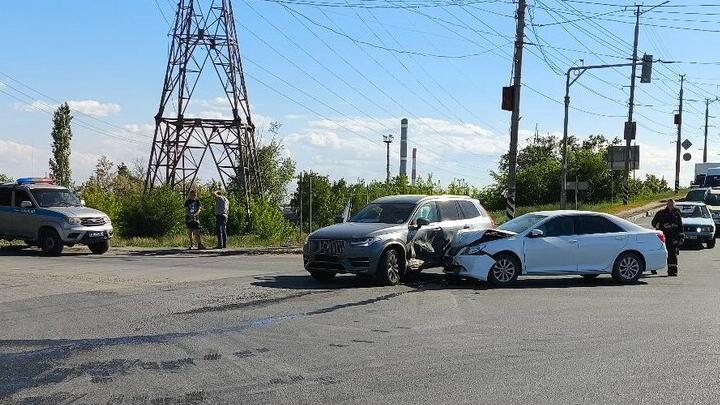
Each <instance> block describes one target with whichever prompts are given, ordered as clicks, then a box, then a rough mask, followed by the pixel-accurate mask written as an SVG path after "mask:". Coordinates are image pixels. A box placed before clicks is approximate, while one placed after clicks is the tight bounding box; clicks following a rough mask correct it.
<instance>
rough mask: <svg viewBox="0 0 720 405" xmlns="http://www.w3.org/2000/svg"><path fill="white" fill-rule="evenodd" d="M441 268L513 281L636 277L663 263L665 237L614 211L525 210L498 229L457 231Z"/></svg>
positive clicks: (463, 274) (629, 280)
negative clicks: (556, 277)
mask: <svg viewBox="0 0 720 405" xmlns="http://www.w3.org/2000/svg"><path fill="white" fill-rule="evenodd" d="M450 254H451V257H450V258H449V263H448V264H449V266H446V269H445V271H446V272H449V273H451V274H455V275H457V276H459V277H469V278H474V279H478V280H484V281H488V282H490V283H491V284H493V285H496V286H504V285H509V284H512V283H513V282H514V281H515V280H517V278H518V276H519V275H521V274H522V275H536V276H547V275H568V274H577V275H582V276H584V277H588V278H591V277H597V276H598V275H600V274H612V277H613V278H614V279H615V280H616V281H617V282H619V283H622V284H632V283H635V282H637V280H638V279H639V278H640V276H641V275H642V273H643V272H644V271H651V270H659V269H661V268H663V267H665V266H666V264H667V250H666V249H665V236H664V235H663V234H662V232H659V231H655V230H650V229H645V228H643V227H641V226H638V225H635V224H633V223H631V222H628V221H626V220H624V219H621V218H618V217H616V216H613V215H608V214H602V213H595V212H584V211H545V212H536V213H532V214H526V215H523V216H520V217H517V218H515V219H513V220H510V221H508V222H505V223H504V224H502V225H501V226H500V227H498V228H497V229H490V230H487V231H462V232H461V233H459V234H458V236H457V237H456V238H455V240H454V241H453V242H452V245H451V249H450Z"/></svg>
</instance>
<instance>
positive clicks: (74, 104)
mask: <svg viewBox="0 0 720 405" xmlns="http://www.w3.org/2000/svg"><path fill="white" fill-rule="evenodd" d="M67 103H68V105H69V106H70V109H71V110H72V111H75V112H79V113H81V114H85V115H89V116H91V117H107V116H109V115H117V114H119V113H120V110H121V108H120V105H118V104H115V103H102V102H100V101H96V100H81V101H74V100H70V101H68V102H67ZM58 106H59V104H51V103H48V102H45V101H42V100H34V101H32V102H30V103H16V104H15V109H16V110H19V111H25V112H33V111H48V112H52V111H53V110H55V109H57V108H58Z"/></svg>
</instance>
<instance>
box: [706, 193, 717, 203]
mask: <svg viewBox="0 0 720 405" xmlns="http://www.w3.org/2000/svg"><path fill="white" fill-rule="evenodd" d="M705 204H708V205H720V194H712V193H707V194H705Z"/></svg>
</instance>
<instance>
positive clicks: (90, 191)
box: [81, 187, 121, 232]
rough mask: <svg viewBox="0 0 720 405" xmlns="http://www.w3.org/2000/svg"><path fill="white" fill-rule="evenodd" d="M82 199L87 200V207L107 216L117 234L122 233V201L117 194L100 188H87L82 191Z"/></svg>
mask: <svg viewBox="0 0 720 405" xmlns="http://www.w3.org/2000/svg"><path fill="white" fill-rule="evenodd" d="M81 197H82V199H83V200H85V205H86V206H87V207H90V208H95V209H96V210H100V211H102V212H104V213H105V214H107V216H108V217H110V220H111V221H112V223H113V225H114V227H115V228H116V229H115V231H116V232H120V228H119V227H118V226H119V219H120V204H121V201H120V199H119V196H118V195H117V194H114V193H111V192H107V191H103V190H102V189H100V188H98V187H85V188H84V189H83V190H82V194H81Z"/></svg>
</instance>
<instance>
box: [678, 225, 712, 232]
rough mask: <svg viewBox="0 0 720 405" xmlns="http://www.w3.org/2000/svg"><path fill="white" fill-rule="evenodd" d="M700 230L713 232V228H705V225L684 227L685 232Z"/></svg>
mask: <svg viewBox="0 0 720 405" xmlns="http://www.w3.org/2000/svg"><path fill="white" fill-rule="evenodd" d="M698 228H700V232H711V231H712V227H711V226H705V225H700V226H697V225H696V226H692V225H685V226H683V232H697V230H698Z"/></svg>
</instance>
